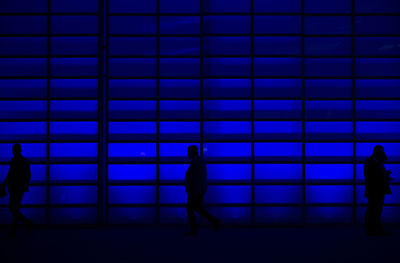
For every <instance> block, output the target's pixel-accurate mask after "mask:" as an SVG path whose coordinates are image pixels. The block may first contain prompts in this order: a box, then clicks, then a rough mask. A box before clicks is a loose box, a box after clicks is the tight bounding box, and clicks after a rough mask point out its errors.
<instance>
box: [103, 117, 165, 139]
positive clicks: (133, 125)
mask: <svg viewBox="0 0 400 263" xmlns="http://www.w3.org/2000/svg"><path fill="white" fill-rule="evenodd" d="M156 130H157V126H156V123H155V122H109V123H108V134H109V139H110V140H112V141H118V140H152V139H153V140H154V139H155V138H156Z"/></svg>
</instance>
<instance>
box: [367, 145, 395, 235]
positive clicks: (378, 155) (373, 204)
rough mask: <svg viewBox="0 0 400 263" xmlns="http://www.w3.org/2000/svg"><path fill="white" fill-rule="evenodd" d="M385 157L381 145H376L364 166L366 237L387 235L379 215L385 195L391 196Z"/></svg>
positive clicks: (389, 171) (388, 171) (389, 172)
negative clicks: (366, 201)
mask: <svg viewBox="0 0 400 263" xmlns="http://www.w3.org/2000/svg"><path fill="white" fill-rule="evenodd" d="M386 160H387V156H386V153H385V150H384V148H383V147H382V146H381V145H376V146H375V147H374V150H373V154H372V155H371V156H370V157H369V158H368V159H367V160H366V162H365V164H364V177H365V197H367V198H368V206H367V211H366V213H365V231H366V234H367V235H388V234H389V233H387V232H385V231H384V230H383V227H382V223H381V214H382V210H383V204H384V201H385V195H388V194H392V191H391V190H390V186H389V181H390V180H392V178H390V174H391V173H392V171H391V170H386V169H385V165H384V162H385V161H386Z"/></svg>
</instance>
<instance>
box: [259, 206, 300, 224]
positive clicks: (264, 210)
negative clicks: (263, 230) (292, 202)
mask: <svg viewBox="0 0 400 263" xmlns="http://www.w3.org/2000/svg"><path fill="white" fill-rule="evenodd" d="M301 218H302V209H301V207H257V208H256V222H257V223H278V224H282V223H287V224H299V223H301Z"/></svg>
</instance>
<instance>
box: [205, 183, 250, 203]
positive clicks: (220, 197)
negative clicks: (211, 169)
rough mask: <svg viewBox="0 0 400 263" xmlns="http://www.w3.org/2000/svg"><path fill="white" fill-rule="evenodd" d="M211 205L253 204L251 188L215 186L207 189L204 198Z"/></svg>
mask: <svg viewBox="0 0 400 263" xmlns="http://www.w3.org/2000/svg"><path fill="white" fill-rule="evenodd" d="M204 200H205V202H206V203H211V204H232V203H233V204H246V203H250V202H251V187H250V186H214V185H210V186H208V188H207V193H206V195H205V197H204Z"/></svg>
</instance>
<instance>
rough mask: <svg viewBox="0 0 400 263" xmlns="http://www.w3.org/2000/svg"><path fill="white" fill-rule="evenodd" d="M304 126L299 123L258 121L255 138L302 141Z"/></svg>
mask: <svg viewBox="0 0 400 263" xmlns="http://www.w3.org/2000/svg"><path fill="white" fill-rule="evenodd" d="M301 134H302V124H301V122H299V121H290V122H289V121H256V122H254V138H255V139H256V140H284V139H289V140H290V139H291V140H300V139H301Z"/></svg>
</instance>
